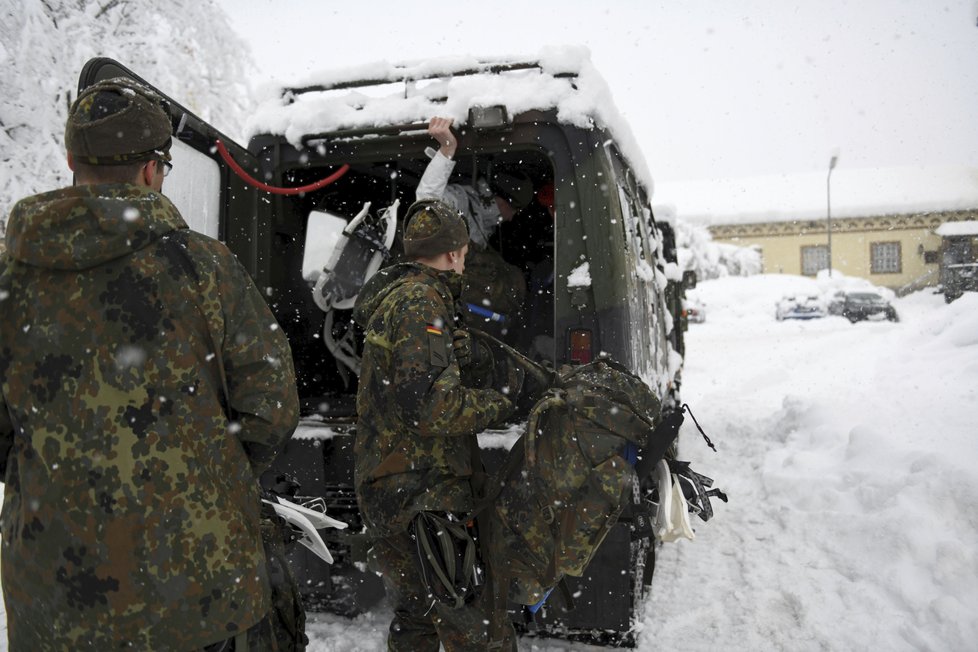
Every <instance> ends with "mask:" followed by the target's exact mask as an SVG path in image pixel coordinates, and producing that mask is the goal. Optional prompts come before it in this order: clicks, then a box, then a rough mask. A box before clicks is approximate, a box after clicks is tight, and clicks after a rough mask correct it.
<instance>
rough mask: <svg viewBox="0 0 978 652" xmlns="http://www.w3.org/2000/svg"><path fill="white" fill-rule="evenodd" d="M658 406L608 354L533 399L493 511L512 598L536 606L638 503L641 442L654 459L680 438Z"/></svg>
mask: <svg viewBox="0 0 978 652" xmlns="http://www.w3.org/2000/svg"><path fill="white" fill-rule="evenodd" d="M660 410H661V405H660V402H659V400H658V398H657V397H656V396H655V395H654V394H653V393H652V391H651V390H650V389H649V387H648V386H647V385H646V384H645V383H644V382H643V381H642V379H641V378H639V377H638V376H636V375H635V374H633V373H631V372H630V371H628V370H627V369H626V368H625V367H623V366H622V365H620V364H618V363H616V362H614V361H611V360H607V359H602V360H598V361H595V362H592V363H589V364H586V365H582V366H579V367H574V368H573V369H571V370H569V371H566V372H564V373H563V374H561V375H560V376H559V377H558V378H557V382H556V384H555V386H554V387H552V388H551V389H549V390H547V391H546V392H545V393H544V394H543V397H542V398H540V399H539V400H538V401H537V402H536V404H535V405H534V406H533V408H532V409H531V410H530V415H529V420H528V424H527V429H526V432H525V433H524V434H523V436H522V437H520V439H519V440H517V442H516V444H515V445H514V446H513V448H512V450H511V451H510V453H509V455H508V457H507V458H506V461H505V462H504V463H503V466H502V467H501V468H500V470H499V472H498V473H497V475H496V476H495V481H496V485H495V488H494V491H493V496H492V497H491V500H492V502H491V506H490V507H489V508H488V511H489V519H490V522H491V523H492V528H493V531H494V533H495V534H494V539H495V542H494V545H493V548H494V549H495V550H494V553H495V555H494V556H499V558H500V559H505V563H504V564H503V565H502V566H501V568H504V569H505V570H504V571H503V572H504V573H505V575H506V578H505V579H504V581H506V580H508V581H509V599H511V600H512V601H514V602H518V603H521V604H526V605H534V604H536V603H539V602H540V601H541V600H542V599H543V598H545V597H546V595H547V593H548V592H549V590H550V589H552V588H553V587H554V586H555V585H557V584H558V582H560V580H561V579H562V578H563V577H564V576H567V575H572V576H580V575H581V574H582V573H583V571H584V569H585V567H586V566H587V565H588V563H589V562H590V561H591V559H592V557H593V556H594V554H595V551H596V550H597V548H598V546H599V545H600V544H601V542H602V541H603V540H604V538H605V536H606V535H607V534H608V532H609V531H610V530H611V528H612V527H613V526H614V525H615V523H616V521H617V520H618V517H619V515H620V514H621V512H622V510H623V508H624V507H625V506H626V505H628V504H630V503H631V502H632V500H631V497H632V491H633V485H634V478H635V469H634V467H633V463H634V457H635V452H636V447H637V448H638V450H639V451H641V457H642V460H643V462H645V463H648V461H652V463H653V465H654V464H655V462H657V461H658V460H659V459H662V457H663V456H664V455H665V452H666V450H667V449H668V447H669V446H670V444H672V442H673V440H674V439H675V438H676V436H677V434H678V429H675V430H673V429H668V428H660V429H658V430H657V429H656V426H657V425H658V423H659V421H660ZM497 492H498V493H497Z"/></svg>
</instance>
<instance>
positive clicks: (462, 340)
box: [452, 328, 473, 369]
mask: <svg viewBox="0 0 978 652" xmlns="http://www.w3.org/2000/svg"><path fill="white" fill-rule="evenodd" d="M452 349H454V351H455V359H456V360H457V361H458V366H459V368H461V369H466V368H467V367H469V366H470V365H471V364H472V362H473V359H472V336H471V335H469V332H468V331H467V330H465V329H464V328H456V329H455V332H454V333H452Z"/></svg>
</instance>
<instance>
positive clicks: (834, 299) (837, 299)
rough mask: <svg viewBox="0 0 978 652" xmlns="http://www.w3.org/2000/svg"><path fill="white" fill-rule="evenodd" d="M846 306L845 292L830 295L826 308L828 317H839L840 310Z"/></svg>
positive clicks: (839, 291)
mask: <svg viewBox="0 0 978 652" xmlns="http://www.w3.org/2000/svg"><path fill="white" fill-rule="evenodd" d="M845 304H846V292H845V290H837V291H835V292H833V293H832V296H831V297H829V304H828V306H827V310H828V313H829V314H830V315H841V314H842V309H843V308H844V307H845Z"/></svg>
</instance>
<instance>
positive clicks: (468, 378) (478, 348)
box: [452, 328, 494, 389]
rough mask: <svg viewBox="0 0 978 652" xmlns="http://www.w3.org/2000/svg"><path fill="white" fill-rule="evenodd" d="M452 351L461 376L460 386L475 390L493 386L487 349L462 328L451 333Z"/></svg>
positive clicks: (491, 364) (491, 365) (490, 359)
mask: <svg viewBox="0 0 978 652" xmlns="http://www.w3.org/2000/svg"><path fill="white" fill-rule="evenodd" d="M452 350H453V351H454V352H455V360H456V361H458V368H459V371H460V372H461V376H462V384H463V385H465V386H466V387H473V388H475V389H486V388H488V387H492V386H493V382H492V381H493V377H492V370H493V364H494V363H493V357H492V352H491V351H490V350H489V348H488V347H487V346H486V345H485V344H483V343H482V342H480V341H478V340H477V339H476V338H474V337H472V335H470V334H469V331H467V330H465V329H464V328H456V329H455V331H454V332H453V333H452Z"/></svg>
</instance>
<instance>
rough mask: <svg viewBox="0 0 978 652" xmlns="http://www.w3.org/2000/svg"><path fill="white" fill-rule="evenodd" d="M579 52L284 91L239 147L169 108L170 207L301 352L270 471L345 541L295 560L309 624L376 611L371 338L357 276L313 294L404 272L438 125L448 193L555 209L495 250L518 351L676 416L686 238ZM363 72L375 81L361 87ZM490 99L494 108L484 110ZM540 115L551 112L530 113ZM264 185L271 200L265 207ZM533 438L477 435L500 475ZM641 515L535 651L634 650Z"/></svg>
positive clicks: (332, 79)
mask: <svg viewBox="0 0 978 652" xmlns="http://www.w3.org/2000/svg"><path fill="white" fill-rule="evenodd" d="M582 53H583V50H580V49H573V48H572V49H568V50H567V51H564V50H559V49H549V50H548V51H547V52H546V53H545V54H543V53H542V54H541V57H540V59H539V60H537V61H505V62H484V61H475V60H470V59H463V60H460V59H458V58H452V59H446V60H444V61H428V60H426V61H425V62H424V64H422V65H415V66H395V65H390V64H384V66H379V67H374V68H357V69H356V70H351V71H339V72H336V73H335V74H329V75H325V76H324V77H323V80H322V81H323V83H322V84H318V85H311V86H305V87H302V88H282V89H280V92H279V93H277V94H275V97H274V98H273V99H271V100H270V101H267V102H265V103H263V104H262V105H261V106H259V107H258V108H257V110H256V111H255V113H254V115H253V116H252V119H251V123H252V127H251V131H252V132H253V133H254V135H253V136H252V138H251V140H250V142H249V144H248V147H247V148H245V147H242V146H241V145H238V144H236V143H234V142H233V141H231V140H230V139H228V138H227V137H226V136H224V135H223V134H221V133H219V132H218V131H216V130H215V129H214V128H213V127H212V126H211V125H209V124H207V123H206V122H204V121H202V120H201V119H200V118H198V117H197V116H195V115H194V114H193V113H191V112H190V111H188V110H187V109H186V108H185V107H183V106H182V105H181V104H179V103H177V102H176V101H174V100H172V99H171V98H170V97H168V96H166V95H165V94H163V93H162V92H161V95H163V97H164V98H165V99H166V100H167V104H166V108H167V110H168V111H169V113H170V117H171V120H172V123H173V125H174V127H175V134H174V145H173V150H174V170H173V173H172V174H171V175H170V176H169V177H168V178H167V186H166V194H167V196H168V197H170V198H171V199H172V200H173V201H174V203H175V204H176V205H177V207H178V208H179V209H180V210H181V212H182V213H183V214H184V217H185V218H186V219H187V221H188V223H189V224H190V227H191V228H193V229H195V230H198V231H200V232H202V233H205V234H207V235H210V236H211V237H214V238H218V239H220V240H222V241H224V242H226V243H227V245H228V246H229V247H230V248H231V250H232V251H234V253H235V254H236V255H237V257H238V259H239V260H240V261H241V263H242V264H243V265H244V266H245V268H246V269H247V270H248V272H249V273H250V274H251V275H252V277H253V278H254V279H255V281H256V283H257V285H258V286H259V287H260V288H263V289H264V290H265V292H266V296H267V301H268V303H269V305H270V307H271V308H272V311H273V313H274V314H275V316H276V318H277V320H278V322H279V324H280V326H281V327H282V329H283V330H284V332H285V333H286V335H287V336H288V338H289V342H290V344H291V347H292V356H293V361H294V364H295V369H296V380H297V384H298V391H299V398H300V400H301V403H302V409H303V420H302V422H301V423H300V425H299V428H298V429H297V431H296V433H295V435H294V436H293V438H292V440H291V441H290V442H289V444H288V446H287V447H286V450H285V451H284V453H283V454H282V455H281V456H280V458H279V459H278V460H277V461H276V464H275V472H277V473H287V474H288V475H289V476H292V477H294V478H295V479H296V480H297V481H298V483H299V484H300V485H301V494H302V496H308V497H310V498H312V499H321V500H324V501H325V504H326V505H327V510H328V513H329V514H330V516H333V517H335V518H338V519H340V520H342V521H344V522H346V523H348V524H349V525H350V527H349V528H348V529H347V530H330V531H327V532H324V538H325V539H326V543H327V545H328V547H329V550H330V552H331V553H332V555H333V557H334V563H333V564H332V565H326V564H324V563H323V562H321V561H320V560H319V559H318V558H316V557H315V556H314V555H311V554H306V552H305V549H303V548H301V547H299V548H297V550H296V551H295V552H294V553H290V555H291V556H290V561H291V563H292V565H293V568H294V570H295V573H296V575H297V576H298V579H299V581H300V586H301V591H302V594H303V599H304V602H305V604H306V605H307V608H310V609H320V610H323V609H325V610H329V611H333V612H335V613H341V614H344V615H350V616H352V615H356V614H358V613H362V612H364V611H367V610H369V609H371V608H373V607H374V606H375V605H377V604H378V603H379V602H380V600H381V599H382V598H383V586H382V583H381V582H380V579H379V578H378V577H377V575H376V574H374V573H373V572H371V571H369V570H368V569H367V567H366V564H365V563H364V562H365V561H366V545H367V542H366V541H365V539H364V537H362V536H358V533H360V532H361V530H362V520H361V519H360V514H359V511H358V509H357V502H356V496H355V493H354V489H353V442H354V438H355V428H356V417H357V415H356V408H355V398H356V391H357V384H358V379H359V362H360V354H361V352H362V346H363V333H362V331H360V330H359V328H358V327H357V326H356V325H355V324H354V323H353V322H352V320H351V318H350V315H351V310H350V309H351V308H352V304H353V301H354V299H355V296H356V293H357V292H358V291H359V287H360V285H359V284H360V283H362V282H363V275H362V274H361V275H360V277H359V280H358V282H357V283H354V284H353V285H352V286H351V287H343V288H340V289H341V290H342V292H339V291H337V292H336V293H334V294H335V296H334V295H331V297H330V300H329V302H328V303H327V304H325V305H324V304H322V303H321V302H319V301H317V300H315V299H314V295H313V291H312V290H313V286H314V284H315V283H316V281H317V280H318V279H319V278H320V277H321V273H322V270H323V269H324V267H328V266H329V265H332V264H334V263H335V264H337V265H338V264H339V260H340V258H339V257H338V256H337V255H334V254H337V253H338V252H339V251H340V250H341V249H342V251H343V252H344V259H345V258H346V257H349V256H346V254H348V253H350V252H351V250H355V251H356V252H357V255H360V254H362V255H363V261H364V265H363V269H364V270H365V269H367V265H368V264H370V265H372V264H374V263H373V262H371V263H368V260H373V261H375V259H376V258H377V257H381V258H382V259H383V261H384V264H387V263H389V262H391V261H394V260H397V258H398V256H400V255H401V254H402V252H403V248H402V245H401V242H400V235H399V234H400V228H395V229H394V231H393V233H394V237H393V238H392V239H391V241H390V242H388V241H387V239H386V237H384V236H385V235H386V234H387V233H388V231H387V230H386V228H382V226H385V227H388V226H390V220H395V225H396V227H400V224H399V223H397V222H399V220H400V218H402V217H403V215H404V213H405V211H406V209H407V207H408V206H409V205H410V204H411V203H412V202H413V201H414V198H415V189H416V187H417V185H418V181H419V179H420V177H421V175H422V173H423V172H424V170H425V167H426V166H427V164H428V161H429V158H428V155H427V154H426V150H427V149H429V148H430V146H431V144H432V141H431V138H430V136H429V135H428V134H427V120H428V119H429V118H431V117H433V116H439V115H440V116H451V117H454V118H455V126H456V128H457V130H458V136H459V148H458V153H457V156H456V161H457V164H456V167H455V171H454V173H453V176H452V179H451V183H461V184H469V185H472V186H474V187H478V182H479V181H480V180H484V179H492V178H493V177H494V176H495V175H510V176H513V177H519V178H521V179H523V180H525V181H526V182H527V183H529V184H530V185H531V186H532V188H533V190H535V191H537V193H538V197H542V196H543V194H542V193H541V191H542V190H544V189H548V188H549V193H547V194H549V196H550V197H551V199H552V203H550V205H549V206H547V205H544V204H541V203H540V202H536V203H534V204H532V205H531V206H530V207H528V209H527V212H526V213H524V214H517V215H516V216H515V217H514V218H513V220H511V221H510V222H509V223H507V224H506V226H507V228H505V229H502V230H501V233H500V237H499V238H497V239H495V240H493V244H492V246H493V247H494V248H495V249H496V253H497V254H498V255H499V256H501V257H502V258H503V259H504V260H506V261H507V262H508V263H510V264H511V265H515V266H516V267H518V268H519V269H520V270H521V271H522V272H523V274H524V276H525V278H526V280H527V286H528V289H529V292H528V300H527V303H526V305H525V306H524V307H523V313H522V315H521V316H520V319H519V322H518V323H517V324H516V325H515V326H516V327H515V328H514V329H513V330H511V331H510V335H511V336H512V337H513V344H514V345H515V346H516V347H517V348H519V349H521V350H522V351H523V352H524V353H526V354H527V355H532V356H533V357H535V358H537V359H539V360H543V361H545V362H547V363H549V364H552V365H554V367H560V366H562V365H573V364H583V363H587V362H590V361H592V360H593V359H595V358H597V357H599V356H604V355H607V356H609V357H612V358H614V359H615V360H617V361H618V362H620V363H622V364H623V365H625V366H626V367H628V368H629V369H630V370H632V371H633V372H635V373H636V374H638V375H639V376H640V377H642V378H643V380H645V382H646V383H648V384H649V386H650V387H651V388H652V391H653V393H655V394H656V396H657V397H658V398H659V399H660V400H661V402H662V405H663V406H664V411H665V412H666V413H668V412H669V411H671V410H676V409H679V406H681V405H682V401H681V399H680V396H679V386H680V380H681V363H680V361H681V356H682V354H683V352H684V347H683V333H682V327H681V324H682V320H681V313H682V299H683V297H684V294H685V289H686V285H685V283H684V276H683V275H682V274H681V273H680V268H679V267H678V265H677V256H676V246H675V232H674V228H673V225H672V224H670V223H669V222H668V221H666V220H661V219H657V218H656V216H655V215H654V214H653V212H652V209H651V205H650V202H649V196H650V194H651V177H650V175H649V173H648V170H647V169H646V165H645V161H644V158H643V157H642V154H641V149H640V148H639V147H638V146H637V143H635V141H634V137H633V136H632V134H631V131H630V129H629V127H628V125H627V124H626V123H625V122H624V119H623V118H622V117H621V116H620V114H618V113H617V111H616V110H615V109H614V105H613V102H612V101H611V98H610V92H609V91H608V89H607V86H606V85H605V83H604V81H603V80H602V79H601V78H600V75H599V74H598V73H597V72H596V71H595V70H594V68H593V66H592V65H591V63H590V61H588V60H587V57H586V56H582ZM365 70H370V71H371V72H370V74H372V75H374V76H373V77H372V78H370V79H366V80H363V79H362V78H361V76H362V75H364V74H365V72H364V71H365ZM116 76H127V77H132V78H135V79H137V80H139V81H143V82H144V83H147V82H145V80H142V79H140V78H139V77H138V76H137V75H135V74H134V73H133V72H132V71H130V70H128V69H127V68H125V67H124V66H122V65H121V64H119V63H117V62H115V61H112V60H110V59H93V60H92V61H89V62H88V63H87V64H86V66H85V68H84V69H83V71H82V74H81V78H80V80H79V87H80V88H86V87H88V86H90V85H91V84H93V83H96V82H97V81H100V80H103V79H108V78H112V77H116ZM392 87H394V88H393V90H392ZM364 89H369V90H370V91H373V94H371V93H370V92H367V91H366V90H364ZM486 89H489V91H490V92H486ZM384 93H387V95H384ZM487 97H490V98H492V102H494V103H495V104H494V105H492V106H485V105H483V104H479V102H484V100H485V98H487ZM528 98H540V99H539V100H534V101H538V103H539V104H538V105H533V106H535V107H536V108H532V109H530V108H529V106H530V104H531V102H530V100H528ZM217 140H219V141H220V143H221V146H220V147H215V141H217ZM222 147H226V152H229V154H226V153H225V152H222ZM232 162H236V163H237V169H234V171H232ZM246 176H250V177H252V178H253V179H252V180H250V181H246V180H245V177H246ZM255 179H258V180H261V182H263V183H264V184H267V186H265V188H264V189H262V190H259V189H257V188H256V187H254V185H253V184H254V183H256V182H255V181H254V180H255ZM330 179H334V180H333V181H332V182H330V183H328V185H324V183H325V182H328V181H329V180H330ZM283 189H288V190H291V191H294V192H289V193H285V192H281V191H282V190H283ZM548 209H549V210H548ZM357 225H360V226H362V227H363V228H359V227H358V226H357ZM337 243H344V244H343V245H342V246H341V245H339V244H337ZM375 262H376V261H375ZM588 269H590V273H588ZM331 271H335V269H332V268H331ZM358 271H363V270H359V268H358ZM571 277H575V278H578V279H580V278H584V279H585V281H584V282H575V283H571V282H570V281H569V279H570V278H571ZM351 278H352V275H351ZM690 280H691V282H692V283H695V280H693V279H692V278H691V279H690ZM339 299H342V300H339ZM677 354H678V355H677ZM522 427H523V426H521V425H514V426H513V427H511V428H509V429H508V430H507V431H502V432H493V433H484V434H482V435H480V444H481V445H483V451H484V458H485V459H486V463H487V464H490V465H491V464H493V463H495V464H498V463H499V462H500V461H501V459H502V458H503V457H505V455H506V452H507V450H508V446H511V445H512V444H513V443H514V442H515V440H516V438H517V437H518V432H519V429H520V428H522ZM500 442H502V443H500ZM264 481H265V478H263V483H264ZM634 489H635V490H634V492H633V493H634V496H635V509H634V510H632V507H631V506H629V508H628V509H626V511H627V512H632V513H635V514H638V513H640V512H639V510H641V509H643V508H644V507H643V506H644V503H643V501H644V500H645V497H643V495H642V492H643V489H642V488H641V485H640V484H639V483H638V482H636V484H635V488H634ZM632 513H628V514H622V516H621V518H620V519H619V520H618V522H617V524H616V525H615V526H614V527H613V528H612V529H611V531H610V532H609V533H608V535H607V537H606V538H605V540H604V542H603V543H602V544H601V547H600V548H599V549H598V550H597V552H596V554H595V557H594V559H593V560H592V561H591V562H590V564H589V566H588V567H587V568H586V569H585V571H584V575H583V576H582V577H580V578H568V580H569V582H568V587H567V588H568V589H569V592H570V594H571V595H573V596H574V601H575V602H576V603H577V605H578V607H577V609H575V610H573V611H564V610H562V609H561V608H560V606H561V603H562V601H563V600H562V599H561V598H560V597H559V596H556V594H557V593H559V592H555V598H554V599H553V600H552V602H553V603H554V604H553V605H550V602H548V605H549V606H550V608H549V609H546V610H541V611H540V612H539V613H538V615H537V616H536V623H537V627H538V632H539V633H541V634H550V635H559V636H566V637H571V638H581V637H583V638H587V639H589V640H594V639H598V640H600V642H603V643H610V644H615V645H620V644H626V645H627V644H628V642H629V641H632V642H633V641H634V636H635V632H636V631H637V628H636V624H637V623H636V621H637V618H636V611H635V610H636V607H637V605H638V604H640V600H641V598H642V596H643V595H644V594H645V593H646V591H647V590H648V587H649V585H650V583H651V579H652V569H653V568H654V563H655V549H656V546H655V544H654V543H653V541H652V540H651V539H650V538H648V537H644V536H639V533H638V532H637V530H636V528H635V527H633V525H632V523H637V522H639V520H640V519H639V518H637V517H632ZM630 521H631V522H630ZM515 613H517V614H519V611H516V612H515ZM541 614H542V615H541ZM519 618H520V621H519V622H520V624H522V616H519Z"/></svg>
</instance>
